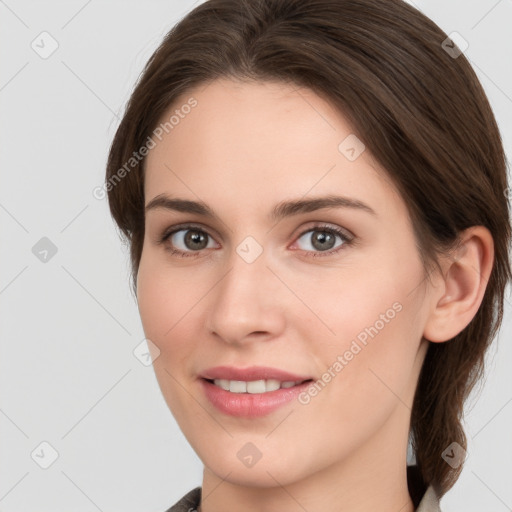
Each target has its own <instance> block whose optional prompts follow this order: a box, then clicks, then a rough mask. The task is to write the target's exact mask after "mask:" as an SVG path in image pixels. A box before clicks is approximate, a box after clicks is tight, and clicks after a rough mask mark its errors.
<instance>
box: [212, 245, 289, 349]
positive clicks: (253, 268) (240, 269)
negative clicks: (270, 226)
mask: <svg viewBox="0 0 512 512" xmlns="http://www.w3.org/2000/svg"><path fill="white" fill-rule="evenodd" d="M267 264H268V259H267V254H266V252H265V251H264V250H263V247H262V246H261V245H260V244H258V242H256V241H255V240H254V239H252V240H251V239H250V237H247V239H245V240H244V241H242V242H241V243H240V244H239V245H238V246H237V247H235V248H233V252H232V254H230V258H229V262H228V265H227V266H228V270H227V273H226V274H225V275H224V277H223V278H222V279H221V281H220V282H219V283H218V285H217V286H216V291H215V293H214V294H213V299H212V300H213V305H212V307H211V308H210V318H209V327H210V329H211V330H212V331H214V332H215V333H216V334H217V335H219V336H220V337H221V338H222V339H224V340H225V341H231V342H236V341H241V340H243V339H244V338H245V337H246V336H247V335H249V334H251V333H254V332H258V333H267V334H273V335H275V334H276V332H277V331H279V329H281V328H282V326H283V323H284V319H283V318H282V316H281V315H282V308H281V307H280V305H279V304H278V301H279V296H278V295H277V294H276V286H275V283H273V281H275V279H276V278H275V276H274V275H273V274H272V272H270V270H269V269H268V268H267Z"/></svg>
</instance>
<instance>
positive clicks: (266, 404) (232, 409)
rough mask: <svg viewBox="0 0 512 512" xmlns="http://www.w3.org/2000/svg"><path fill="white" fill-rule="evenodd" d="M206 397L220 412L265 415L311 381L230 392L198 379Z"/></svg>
mask: <svg viewBox="0 0 512 512" xmlns="http://www.w3.org/2000/svg"><path fill="white" fill-rule="evenodd" d="M200 380H201V384H202V386H203V389H204V392H205V394H206V397H207V398H208V400H210V402H211V403H212V404H213V405H214V406H215V407H216V408H217V409H219V410H220V411H221V412H223V413H225V414H229V415H231V416H239V417H243V418H257V417H260V416H265V415H266V414H270V413H271V412H273V411H275V410H276V409H279V407H281V406H283V405H285V404H287V403H288V402H291V401H292V400H293V399H295V398H297V396H298V395H300V393H301V392H302V391H304V390H305V389H306V388H307V387H308V386H309V385H310V384H311V381H307V382H303V383H302V384H299V385H297V386H293V387H291V388H281V389H276V390H275V391H269V392H268V393H232V392H231V391H226V390H225V389H222V388H220V387H219V386H216V385H215V384H213V382H210V381H208V380H206V379H200Z"/></svg>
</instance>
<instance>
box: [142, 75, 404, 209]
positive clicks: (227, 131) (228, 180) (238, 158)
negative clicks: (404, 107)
mask: <svg viewBox="0 0 512 512" xmlns="http://www.w3.org/2000/svg"><path fill="white" fill-rule="evenodd" d="M187 105H195V106H193V107H188V106H187ZM171 116H173V123H172V124H171V123H170V122H169V120H170V119H171ZM166 122H167V130H163V133H162V134H161V140H159V139H158V138H154V141H155V143H156V145H155V147H154V148H153V149H151V151H150V152H149V154H148V156H147V160H146V175H145V195H146V203H147V202H148V200H150V199H151V198H153V197H154V196H156V195H158V194H160V193H162V192H168V193H172V194H178V195H180V196H186V197H189V198H191V199H197V197H201V198H202V199H204V200H206V199H207V198H210V199H211V200H212V201H218V202H219V204H222V203H223V202H225V201H226V200H227V198H230V199H233V200H234V199H236V198H238V199H239V201H242V202H245V203H246V207H249V206H250V201H251V198H254V205H256V203H257V202H259V203H260V204H261V202H262V201H270V200H272V201H273V202H277V201H278V200H281V199H283V197H288V196H289V197H297V196H299V197H300V196H304V195H305V194H308V192H309V193H313V194H324V193H333V192H339V193H343V192H346V193H347V194H348V193H350V194H351V195H359V196H362V197H365V198H366V200H367V201H372V200H373V201H378V196H379V194H380V196H382V194H383V193H385V194H387V195H388V196H389V195H390V194H392V195H395V196H396V191H395V190H394V187H393V186H392V184H391V182H390V180H389V177H388V176H387V174H386V173H385V172H384V171H383V170H382V169H381V168H380V167H379V166H378V164H377V162H376V161H375V160H374V159H373V157H372V155H371V154H370V153H369V151H367V150H366V149H364V150H363V151H362V152H361V153H360V155H359V156H358V157H357V158H355V159H353V156H354V151H355V152H356V153H355V154H356V156H357V154H358V153H359V152H360V151H361V150H362V148H364V145H362V142H361V141H359V139H358V138H357V137H356V135H355V134H354V130H353V128H352V127H351V126H350V124H349V122H348V121H347V120H346V119H345V118H344V117H343V115H341V114H340V113H339V112H338V111H337V110H336V109H335V108H334V107H333V106H331V105H330V104H329V103H328V102H327V101H326V100H324V99H323V98H321V97H319V96H318V95H317V94H315V93H314V92H313V91H311V90H310V89H306V88H299V87H297V86H295V85H292V84H285V83H280V82H235V81H231V80H225V79H222V80H216V81H214V82H211V83H209V84H208V85H206V86H205V85H202V86H199V87H196V88H194V89H191V90H190V91H188V92H187V93H185V94H183V95H182V96H181V97H180V98H178V99H177V100H176V101H175V102H174V104H173V105H172V106H171V107H170V108H169V109H168V110H167V111H166V113H165V114H164V115H163V116H162V118H161V120H160V125H159V126H161V127H165V123H166ZM161 131H162V130H161ZM153 133H154V132H153ZM351 147H352V149H354V151H352V153H350V152H349V153H348V154H347V149H349V151H350V149H351ZM347 155H348V156H349V157H351V158H348V157H347ZM194 196H195V197H194ZM388 198H389V197H388ZM380 200H381V201H382V197H381V198H380Z"/></svg>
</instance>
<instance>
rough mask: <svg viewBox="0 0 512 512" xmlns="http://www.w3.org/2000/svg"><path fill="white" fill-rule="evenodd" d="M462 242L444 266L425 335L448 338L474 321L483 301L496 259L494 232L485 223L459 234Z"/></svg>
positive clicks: (436, 341) (426, 324) (436, 338)
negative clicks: (492, 233)
mask: <svg viewBox="0 0 512 512" xmlns="http://www.w3.org/2000/svg"><path fill="white" fill-rule="evenodd" d="M459 238H460V242H461V243H460V245H459V246H458V248H457V249H456V250H455V252H454V254H451V255H450V256H448V257H446V258H445V259H444V260H443V262H442V264H441V266H442V268H443V275H442V276H439V278H438V279H439V283H440V285H439V286H436V288H435V289H433V292H432V294H431V300H432V303H431V308H430V313H429V315H428V318H427V321H426V323H425V329H424V331H423V337H424V338H426V339H427V340H429V341H432V342H434V343H439V342H443V341H448V340H450V339H452V338H453V337H454V336H456V335H457V334H459V333H460V332H461V331H462V330H464V328H465V327H466V326H467V325H468V324H469V323H470V322H471V320H472V319H473V318H474V316H475V315H476V313H477V311H478V308H479V307H480V304H481V303H482V300H483V297H484V293H485V289H486V287H487V282H488V281H489V276H490V275H491V270H492V267H493V261H494V242H493V239H492V235H491V233H490V232H489V230H488V229H487V228H485V227H484V226H472V227H470V228H468V229H466V230H464V231H463V232H462V233H461V234H460V237H459Z"/></svg>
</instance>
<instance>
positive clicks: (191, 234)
mask: <svg viewBox="0 0 512 512" xmlns="http://www.w3.org/2000/svg"><path fill="white" fill-rule="evenodd" d="M158 243H159V244H166V249H167V250H169V251H170V252H171V254H173V255H177V256H182V257H189V256H192V257H193V256H196V254H194V253H199V252H200V251H202V250H204V249H212V248H215V247H216V245H215V243H213V238H212V237H211V236H210V235H209V234H208V233H207V232H206V231H204V230H203V229H201V228H199V227H196V226H188V225H187V226H177V227H174V228H173V229H172V230H171V231H169V230H167V231H165V232H164V234H163V235H162V236H161V237H160V239H159V240H158Z"/></svg>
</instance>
